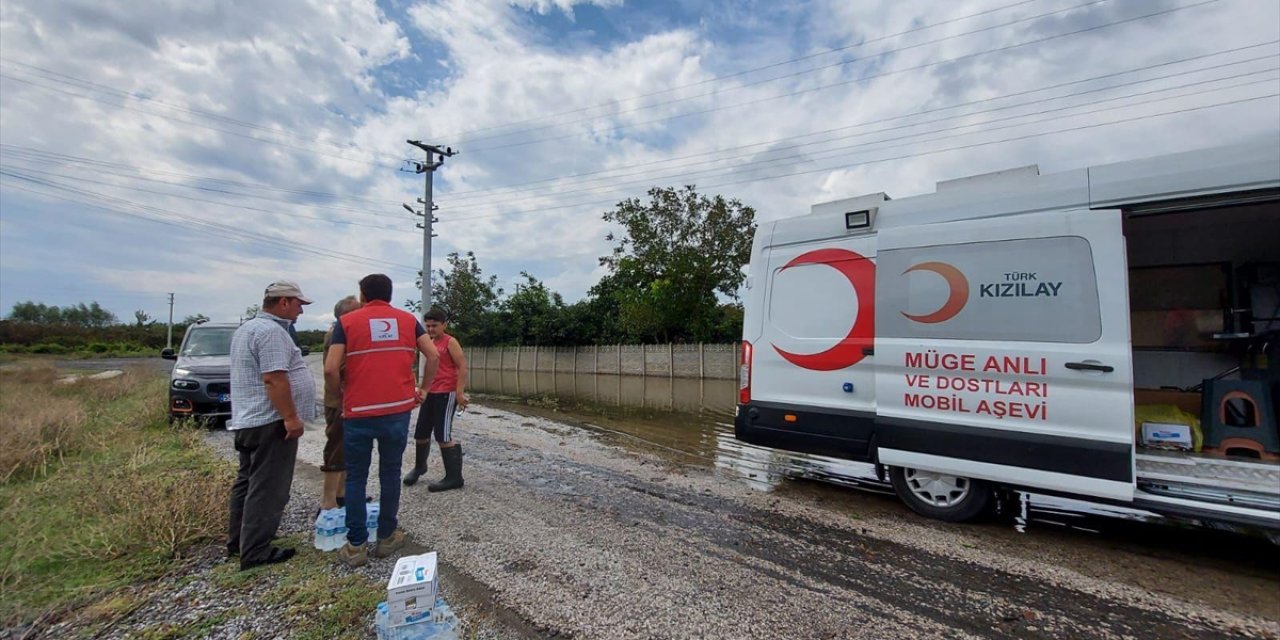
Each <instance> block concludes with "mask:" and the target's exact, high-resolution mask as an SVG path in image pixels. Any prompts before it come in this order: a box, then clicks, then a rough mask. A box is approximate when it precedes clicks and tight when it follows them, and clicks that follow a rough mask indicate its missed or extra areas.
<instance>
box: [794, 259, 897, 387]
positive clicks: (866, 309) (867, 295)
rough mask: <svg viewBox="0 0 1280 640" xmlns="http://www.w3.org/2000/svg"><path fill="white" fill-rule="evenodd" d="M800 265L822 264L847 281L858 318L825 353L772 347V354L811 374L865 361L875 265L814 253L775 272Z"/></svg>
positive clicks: (873, 318) (872, 330) (872, 317)
mask: <svg viewBox="0 0 1280 640" xmlns="http://www.w3.org/2000/svg"><path fill="white" fill-rule="evenodd" d="M801 264H825V265H827V266H829V267H831V268H832V269H835V270H836V271H839V272H840V273H841V274H842V275H843V276H844V277H845V278H848V280H849V284H851V285H853V291H854V293H855V294H857V296H858V317H857V318H854V321H853V327H852V328H851V329H849V335H847V336H845V337H844V338H843V339H841V340H840V342H838V343H836V345H835V346H834V347H831V348H830V349H827V350H826V351H822V352H819V353H812V354H797V353H791V352H789V351H783V350H782V349H780V348H778V345H776V344H775V345H772V346H773V350H774V351H777V352H778V355H780V356H782V357H783V358H784V359H786V361H787V362H790V363H791V364H794V365H796V366H797V367H801V368H804V369H810V370H813V371H835V370H837V369H844V368H846V367H852V366H853V365H855V364H858V363H859V362H861V361H862V359H863V358H865V357H867V356H866V354H864V353H863V352H862V350H863V348H864V347H870V346H872V344H874V342H875V333H876V332H875V324H876V309H875V299H876V298H875V291H876V265H875V263H874V262H872V261H870V260H868V259H867V258H866V257H865V256H862V255H861V254H858V253H854V252H853V251H848V250H845V249H817V250H814V251H809V252H807V253H802V254H800V255H798V256H796V257H795V259H793V260H792V261H791V262H788V263H787V264H786V266H784V267H782V269H779V271H785V270H787V269H790V268H791V267H794V266H796V265H801Z"/></svg>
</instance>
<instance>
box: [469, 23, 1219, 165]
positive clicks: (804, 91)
mask: <svg viewBox="0 0 1280 640" xmlns="http://www.w3.org/2000/svg"><path fill="white" fill-rule="evenodd" d="M1097 1H1102V0H1097ZM1219 1H1220V0H1201V1H1200V2H1196V3H1193V4H1189V5H1183V6H1180V7H1174V8H1172V9H1165V10H1163V11H1156V12H1152V13H1147V14H1143V15H1140V16H1134V17H1130V18H1124V19H1121V20H1115V21H1112V22H1106V23H1103V24H1100V25H1094V26H1091V27H1085V28H1081V29H1076V30H1074V31H1068V32H1065V33H1059V34H1055V35H1051V36H1045V37H1042V38H1036V39H1034V40H1028V41H1026V42H1021V43H1018V44H1012V45H1006V46H1003V47H998V48H995V49H987V50H985V51H979V52H976V53H970V54H965V55H962V56H957V57H954V58H948V59H946V60H938V61H934V62H927V63H923V64H919V65H916V66H914V67H906V68H903V69H896V70H893V71H887V72H883V73H877V74H874V75H870V76H862V77H859V78H852V79H848V80H841V81H839V82H834V83H830V84H824V85H820V86H817V87H810V88H807V89H798V90H796V91H792V92H789V93H783V94H778V95H774V96H769V97H765V98H758V99H755V100H749V101H747V102H739V103H734V104H729V105H723V106H715V107H708V108H705V109H700V110H696V111H688V112H685V113H681V114H677V115H674V116H669V117H664V118H656V119H652V120H645V121H641V122H633V123H630V124H625V125H618V126H615V127H613V128H610V129H606V130H605V131H603V132H595V133H596V134H598V135H599V134H611V133H616V132H619V131H624V130H627V129H632V128H635V127H641V126H644V125H647V124H656V123H661V122H668V121H671V120H677V119H682V118H689V117H692V116H696V115H703V114H707V113H714V112H717V111H723V110H725V109H737V108H741V107H749V106H753V105H757V104H762V103H765V102H772V101H775V100H780V99H782V98H791V97H795V96H799V95H804V94H807V93H813V92H815V91H825V90H827V89H833V88H836V87H842V86H847V85H851V84H861V83H863V82H867V81H869V80H875V79H878V78H885V77H889V76H893V75H898V74H901V73H906V72H908V71H919V70H921V69H927V68H930V67H936V66H939V65H944V64H951V63H955V62H959V61H962V60H970V59H973V58H978V57H981V56H985V55H990V54H993V53H1004V52H1006V51H1012V50H1014V49H1019V48H1022V47H1026V46H1030V45H1034V44H1043V43H1045V42H1050V41H1052V40H1058V39H1061V38H1066V37H1070V36H1074V35H1080V34H1082V33H1089V32H1093V31H1098V30H1101V29H1107V28H1110V27H1114V26H1118V25H1122V24H1128V23H1130V22H1136V21H1138V20H1146V19H1149V18H1154V17H1158V16H1162V15H1167V14H1171V13H1174V12H1177V11H1183V10H1186V9H1192V8H1196V7H1201V6H1204V5H1208V4H1213V3H1216V2H1219ZM595 119H598V118H589V119H585V120H583V122H588V121H591V120H595ZM570 124H577V123H576V122H566V123H561V124H560V125H557V126H565V125H570ZM579 135H580V134H578V133H572V134H565V135H560V136H553V137H549V138H539V139H536V140H527V141H523V142H511V143H506V144H500V145H493V146H488V147H486V146H483V145H481V146H479V147H475V148H471V151H470V152H471V153H473V154H475V153H483V152H485V151H497V150H501V149H511V148H514V147H524V146H529V145H534V144H540V143H543V142H554V141H557V140H566V139H569V138H576V137H578V136H579Z"/></svg>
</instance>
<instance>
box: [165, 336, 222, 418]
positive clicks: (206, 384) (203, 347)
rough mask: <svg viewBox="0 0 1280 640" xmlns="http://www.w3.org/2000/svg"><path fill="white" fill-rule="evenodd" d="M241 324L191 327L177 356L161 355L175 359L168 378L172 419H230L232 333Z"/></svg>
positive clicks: (168, 358) (167, 353)
mask: <svg viewBox="0 0 1280 640" xmlns="http://www.w3.org/2000/svg"><path fill="white" fill-rule="evenodd" d="M238 327H239V325H237V324H234V323H204V324H196V325H191V326H190V327H188V328H187V332H186V335H184V336H183V337H182V345H181V346H180V347H178V351H177V353H174V351H173V349H165V350H164V351H161V352H160V355H161V356H162V357H164V358H165V359H166V360H175V361H176V362H174V363H173V373H171V374H170V375H169V419H170V420H171V421H172V420H176V419H179V418H187V417H190V418H196V419H201V420H211V421H213V424H215V425H216V424H217V423H218V422H219V420H225V419H228V418H230V417H231V334H233V333H235V332H236V329H237V328H238Z"/></svg>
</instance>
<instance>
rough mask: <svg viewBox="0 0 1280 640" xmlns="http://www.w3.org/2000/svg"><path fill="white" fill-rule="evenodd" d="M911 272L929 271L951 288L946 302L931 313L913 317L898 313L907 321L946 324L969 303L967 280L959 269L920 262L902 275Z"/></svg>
mask: <svg viewBox="0 0 1280 640" xmlns="http://www.w3.org/2000/svg"><path fill="white" fill-rule="evenodd" d="M912 271H931V272H933V273H936V274H938V275H940V276H942V279H943V280H946V281H947V286H948V287H950V288H951V293H950V295H948V296H947V301H946V302H945V303H943V305H942V306H941V307H939V308H938V310H937V311H934V312H933V313H925V314H921V315H914V316H913V315H911V314H909V313H907V312H906V311H902V312H900V313H901V314H902V315H904V316H906V318H907V319H908V320H912V321H915V322H919V323H922V324H937V323H939V322H946V321H947V320H950V319H952V318H954V317H956V314H958V313H960V311H961V310H962V309H964V306H965V305H966V304H968V303H969V280H968V279H967V278H965V277H964V274H963V273H960V270H959V269H957V268H955V267H953V266H951V265H949V264H947V263H945V262H921V263H920V264H918V265H915V266H913V267H911V268H910V269H907V270H906V271H903V272H902V275H904V276H905V275H907V274H908V273H911V272H912Z"/></svg>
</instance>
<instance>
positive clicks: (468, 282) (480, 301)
mask: <svg viewBox="0 0 1280 640" xmlns="http://www.w3.org/2000/svg"><path fill="white" fill-rule="evenodd" d="M448 261H449V269H448V270H447V271H446V270H444V269H437V270H436V276H435V278H433V279H432V282H431V304H432V305H433V306H438V307H440V308H442V309H444V311H445V313H447V314H449V331H450V332H451V333H453V334H454V335H456V336H457V337H458V340H460V341H461V342H462V343H463V344H476V343H480V344H484V343H486V338H491V337H493V333H494V330H495V327H494V326H493V323H494V322H495V320H496V317H495V315H494V312H496V311H497V306H498V300H499V299H500V298H501V297H502V294H503V290H502V288H501V287H499V286H498V277H497V276H489V277H488V278H487V279H486V278H485V277H484V272H483V271H482V270H481V269H480V264H479V263H478V262H477V261H476V256H475V254H474V253H472V252H470V251H468V252H467V253H466V254H465V255H463V254H459V253H457V252H454V253H450V254H449V258H448ZM419 286H421V284H420V283H419ZM418 306H421V305H420V304H419V305H418Z"/></svg>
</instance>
